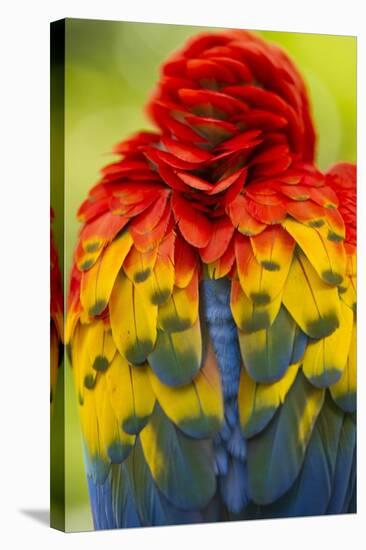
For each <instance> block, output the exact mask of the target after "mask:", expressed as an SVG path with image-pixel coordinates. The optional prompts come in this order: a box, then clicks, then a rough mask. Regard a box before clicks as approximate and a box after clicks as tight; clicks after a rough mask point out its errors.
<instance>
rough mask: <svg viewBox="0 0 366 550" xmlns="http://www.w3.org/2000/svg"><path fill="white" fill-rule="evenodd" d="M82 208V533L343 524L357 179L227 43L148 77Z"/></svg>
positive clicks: (259, 46)
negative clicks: (301, 519)
mask: <svg viewBox="0 0 366 550" xmlns="http://www.w3.org/2000/svg"><path fill="white" fill-rule="evenodd" d="M146 111H147V113H148V116H149V117H150V119H151V120H152V121H153V123H154V126H155V129H154V130H153V131H137V132H136V133H135V134H133V135H132V136H130V137H129V138H127V139H124V140H123V141H122V142H120V143H118V144H117V145H116V146H115V147H114V150H113V152H114V153H115V155H116V156H117V160H115V161H114V162H112V163H110V164H109V165H107V166H106V167H104V168H103V169H102V171H101V177H100V180H99V181H98V182H97V184H96V185H95V186H94V187H93V188H92V189H91V190H90V192H89V194H88V197H87V198H86V200H85V201H84V202H83V203H82V204H81V206H80V208H79V211H78V217H79V220H80V222H81V224H82V225H81V229H80V232H79V235H78V241H77V245H76V248H75V253H74V263H73V267H72V270H71V273H70V284H69V295H68V313H67V320H66V329H65V330H66V335H65V340H66V344H67V349H68V353H69V355H70V359H71V365H72V371H73V376H74V382H75V388H76V398H77V400H78V409H79V415H80V422H81V430H82V436H83V445H84V459H85V469H86V477H87V481H88V490H89V499H90V506H91V510H92V516H93V522H94V527H95V529H112V528H122V527H128V528H131V527H143V526H156V525H176V524H191V523H205V522H213V521H232V520H248V519H259V518H275V517H293V516H307V515H324V514H341V513H352V512H355V510H356V167H355V165H353V164H351V163H347V162H337V163H336V164H335V165H333V166H331V167H330V168H329V169H328V170H326V171H322V170H320V169H319V168H318V167H317V165H316V162H315V155H316V142H317V136H316V130H315V127H314V123H313V120H312V114H311V104H310V99H309V96H308V92H307V88H306V85H305V83H304V80H303V78H302V76H301V74H300V72H299V70H298V69H297V67H296V66H295V64H294V62H293V61H292V60H291V59H290V58H289V56H288V55H287V53H285V52H284V51H283V50H282V49H281V48H280V47H279V46H277V45H276V44H272V43H270V42H268V41H266V40H265V39H263V38H261V37H260V36H259V35H257V34H255V33H252V32H248V31H243V30H225V31H221V32H216V31H215V32H206V33H203V34H201V33H200V34H198V35H196V36H194V37H192V38H190V39H189V40H188V41H187V43H185V44H184V45H183V46H182V48H180V49H179V50H178V51H177V52H174V53H173V54H172V55H171V56H170V57H169V58H168V59H167V60H166V62H164V64H163V66H162V68H161V74H160V76H159V79H158V82H157V85H156V88H155V90H154V91H153V93H152V95H151V96H150V98H149V101H148V103H147V107H146Z"/></svg>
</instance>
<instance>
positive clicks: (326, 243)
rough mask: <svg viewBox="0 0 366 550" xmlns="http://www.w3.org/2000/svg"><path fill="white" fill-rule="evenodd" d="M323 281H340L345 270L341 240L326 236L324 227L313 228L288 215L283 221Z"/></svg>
mask: <svg viewBox="0 0 366 550" xmlns="http://www.w3.org/2000/svg"><path fill="white" fill-rule="evenodd" d="M283 226H284V227H285V229H286V231H288V232H289V233H290V235H291V236H292V237H293V238H294V239H295V241H296V242H297V244H298V245H299V246H300V248H301V249H302V251H303V252H304V253H305V254H306V256H307V258H308V260H309V261H310V263H311V264H312V266H313V267H314V268H315V270H316V271H317V273H318V275H319V276H320V277H321V278H322V279H323V281H324V282H326V283H328V284H331V285H339V284H341V283H342V281H343V279H344V276H345V271H346V253H345V249H344V244H343V242H337V241H332V240H329V239H328V238H327V235H326V232H327V229H326V228H325V227H322V228H313V227H308V226H306V225H304V224H302V223H299V222H297V221H295V220H294V219H292V218H290V217H288V218H286V220H285V221H284V223H283Z"/></svg>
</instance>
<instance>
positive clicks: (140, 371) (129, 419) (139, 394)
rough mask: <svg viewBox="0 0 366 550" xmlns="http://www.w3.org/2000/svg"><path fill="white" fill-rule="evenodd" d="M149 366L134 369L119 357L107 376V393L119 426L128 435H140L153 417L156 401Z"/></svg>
mask: <svg viewBox="0 0 366 550" xmlns="http://www.w3.org/2000/svg"><path fill="white" fill-rule="evenodd" d="M148 370H149V367H148V366H145V365H144V366H139V367H134V366H131V365H129V364H128V362H127V361H126V359H124V358H123V357H122V356H121V355H120V354H119V353H116V355H115V357H114V359H113V361H112V364H111V366H110V367H109V369H108V370H107V372H106V373H105V377H106V380H107V384H108V392H109V395H110V400H111V404H112V407H113V410H114V412H115V415H116V417H117V419H118V424H119V426H121V427H122V429H123V430H124V431H125V432H127V433H138V432H139V431H140V430H141V429H142V428H143V427H144V426H145V424H146V422H147V421H148V419H149V416H150V414H151V413H152V410H153V407H154V403H155V397H154V394H153V392H152V389H151V385H150V381H149V376H148Z"/></svg>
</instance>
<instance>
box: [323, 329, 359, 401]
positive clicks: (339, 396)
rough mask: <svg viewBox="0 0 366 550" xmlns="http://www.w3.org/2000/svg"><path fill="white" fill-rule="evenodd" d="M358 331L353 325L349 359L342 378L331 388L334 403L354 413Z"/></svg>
mask: <svg viewBox="0 0 366 550" xmlns="http://www.w3.org/2000/svg"><path fill="white" fill-rule="evenodd" d="M356 338H357V329H356V323H355V322H354V323H353V328H352V336H351V345H350V350H349V354H348V357H347V362H346V366H345V368H344V371H343V374H342V376H341V378H340V379H339V380H338V382H337V383H336V384H334V385H333V386H331V387H330V393H331V395H332V397H333V399H334V401H335V402H336V403H337V404H338V405H339V406H340V407H341V408H342V409H343V410H345V411H346V412H354V411H355V407H356V391H357V370H356V358H357V341H356Z"/></svg>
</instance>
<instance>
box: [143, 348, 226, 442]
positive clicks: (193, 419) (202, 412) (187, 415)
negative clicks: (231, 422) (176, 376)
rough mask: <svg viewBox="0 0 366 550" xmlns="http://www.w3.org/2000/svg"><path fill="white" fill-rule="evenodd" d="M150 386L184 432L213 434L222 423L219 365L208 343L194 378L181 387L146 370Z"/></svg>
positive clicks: (200, 434) (197, 434)
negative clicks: (202, 360)
mask: <svg viewBox="0 0 366 550" xmlns="http://www.w3.org/2000/svg"><path fill="white" fill-rule="evenodd" d="M149 376H150V380H151V385H152V389H153V391H154V393H155V395H156V398H157V399H158V401H159V403H160V405H161V407H162V408H163V410H164V412H165V414H166V415H167V416H168V417H169V418H170V419H171V420H172V421H173V422H174V423H175V424H176V425H177V426H178V427H179V428H180V429H181V430H182V431H183V432H185V433H186V434H187V435H191V436H192V437H201V438H206V437H212V436H213V435H214V434H215V433H216V432H217V431H218V430H219V429H220V426H221V423H222V421H223V418H224V406H223V398H222V388H221V379H220V373H219V369H218V367H217V363H216V357H215V354H214V352H213V349H212V347H211V345H209V346H208V349H207V352H206V356H205V359H204V364H203V367H202V368H201V370H200V371H199V373H198V374H197V376H196V378H194V380H192V382H190V383H189V384H187V385H185V386H181V387H178V388H177V387H171V386H167V385H165V384H163V383H162V382H161V381H160V380H159V378H158V377H157V376H156V375H155V374H154V372H153V371H152V370H150V371H149Z"/></svg>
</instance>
